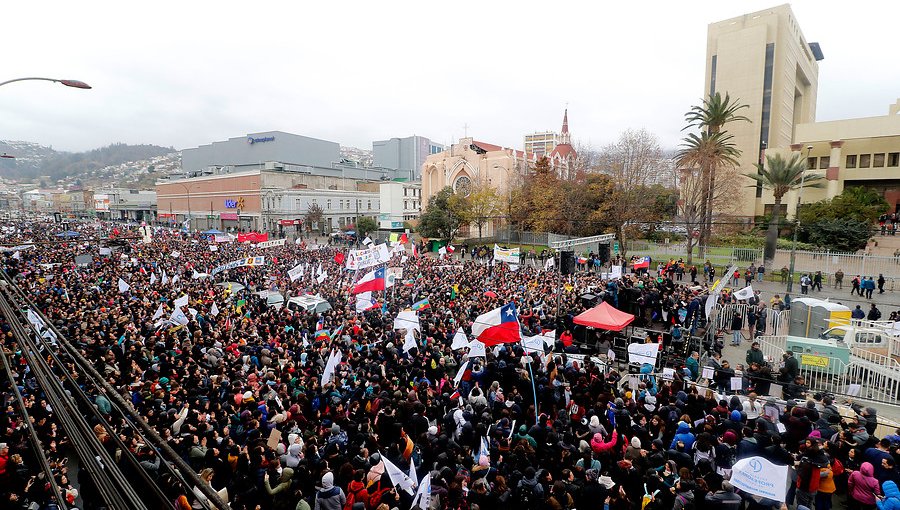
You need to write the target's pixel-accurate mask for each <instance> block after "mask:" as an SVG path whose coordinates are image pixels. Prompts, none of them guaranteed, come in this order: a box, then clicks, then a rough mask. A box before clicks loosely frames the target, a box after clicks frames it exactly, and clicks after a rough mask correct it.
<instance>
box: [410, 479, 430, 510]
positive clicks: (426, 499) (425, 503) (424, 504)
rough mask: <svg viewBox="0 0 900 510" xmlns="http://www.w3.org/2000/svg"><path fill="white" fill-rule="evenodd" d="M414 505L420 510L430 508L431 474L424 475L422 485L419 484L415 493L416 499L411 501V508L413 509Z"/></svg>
mask: <svg viewBox="0 0 900 510" xmlns="http://www.w3.org/2000/svg"><path fill="white" fill-rule="evenodd" d="M416 504H418V506H419V509H420V510H428V509H429V508H431V473H428V474H427V475H425V478H423V479H422V483H420V484H419V490H417V491H416V497H414V498H413V501H412V508H415V507H416Z"/></svg>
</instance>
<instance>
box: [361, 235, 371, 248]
mask: <svg viewBox="0 0 900 510" xmlns="http://www.w3.org/2000/svg"><path fill="white" fill-rule="evenodd" d="M363 244H364V245H366V246H368V245H370V244H372V238H371V237H369V236H366V238H365V239H363Z"/></svg>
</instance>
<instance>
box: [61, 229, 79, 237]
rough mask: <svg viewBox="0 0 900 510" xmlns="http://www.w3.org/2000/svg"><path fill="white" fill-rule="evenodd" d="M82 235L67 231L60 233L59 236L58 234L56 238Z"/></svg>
mask: <svg viewBox="0 0 900 510" xmlns="http://www.w3.org/2000/svg"><path fill="white" fill-rule="evenodd" d="M80 235H81V234H79V233H78V232H75V231H74V230H66V231H65V232H60V233H59V234H56V237H78V236H80Z"/></svg>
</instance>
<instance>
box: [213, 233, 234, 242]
mask: <svg viewBox="0 0 900 510" xmlns="http://www.w3.org/2000/svg"><path fill="white" fill-rule="evenodd" d="M215 239H216V242H217V243H230V242H232V241H234V236H233V235H231V234H216V237H215Z"/></svg>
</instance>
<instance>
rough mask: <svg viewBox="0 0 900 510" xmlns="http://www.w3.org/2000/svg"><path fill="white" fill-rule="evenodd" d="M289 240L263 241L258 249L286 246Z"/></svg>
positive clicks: (258, 245)
mask: <svg viewBox="0 0 900 510" xmlns="http://www.w3.org/2000/svg"><path fill="white" fill-rule="evenodd" d="M286 242H287V239H276V240H274V241H263V242H261V243H259V244H257V245H256V247H257V248H271V247H273V246H284V243H286Z"/></svg>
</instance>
